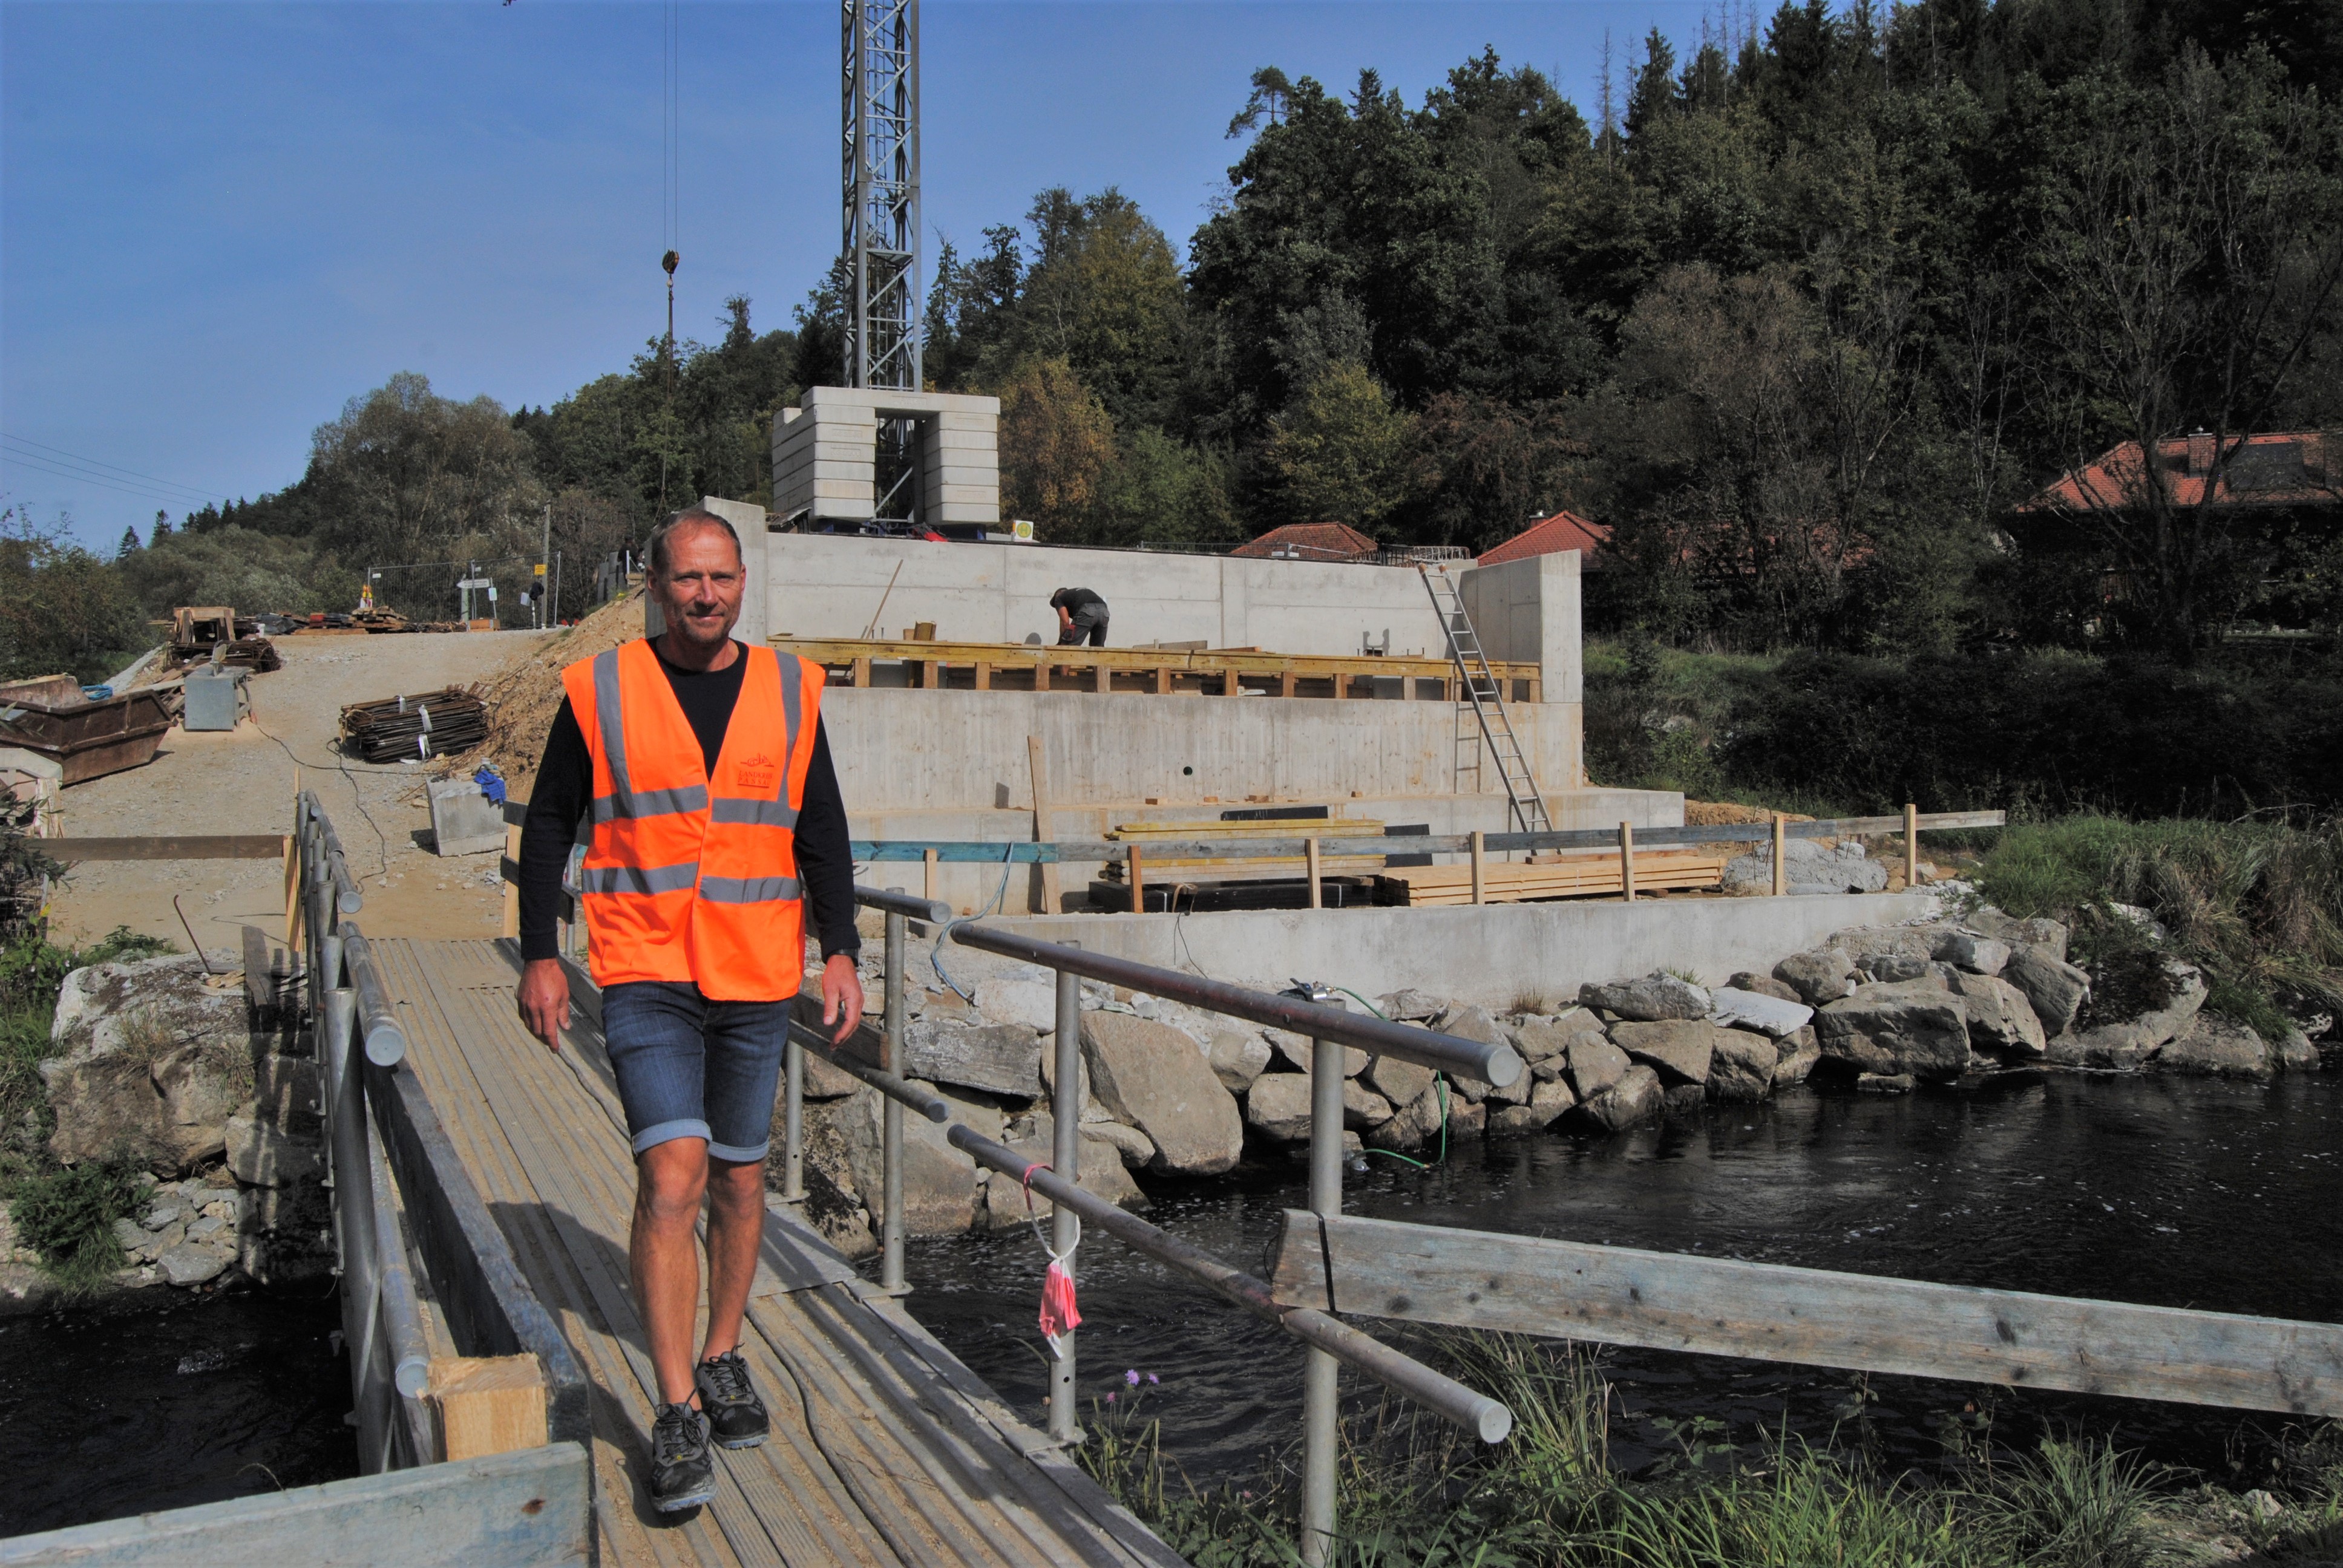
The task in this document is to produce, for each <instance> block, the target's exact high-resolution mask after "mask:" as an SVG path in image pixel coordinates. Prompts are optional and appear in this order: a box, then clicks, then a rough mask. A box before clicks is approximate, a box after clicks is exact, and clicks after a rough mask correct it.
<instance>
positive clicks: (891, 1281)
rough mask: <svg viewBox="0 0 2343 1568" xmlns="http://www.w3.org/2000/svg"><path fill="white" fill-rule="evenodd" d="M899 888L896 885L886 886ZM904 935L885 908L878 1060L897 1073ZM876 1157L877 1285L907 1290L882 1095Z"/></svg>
mask: <svg viewBox="0 0 2343 1568" xmlns="http://www.w3.org/2000/svg"><path fill="white" fill-rule="evenodd" d="M888 891H889V892H890V893H900V892H901V891H902V889H900V888H890V889H888ZM903 936H904V920H903V917H902V915H901V914H900V912H899V911H897V910H888V911H887V980H886V985H887V990H886V1000H887V1030H886V1037H885V1038H886V1042H887V1045H886V1060H884V1061H882V1062H881V1063H880V1066H881V1067H882V1068H884V1069H885V1070H887V1071H889V1072H900V1071H901V1070H902V1065H901V1064H902V1060H903V1009H904V1005H905V1004H904V1001H903ZM879 1159H880V1171H881V1176H880V1188H881V1190H882V1191H883V1194H884V1195H883V1196H882V1198H881V1199H880V1201H881V1202H882V1203H884V1204H885V1205H886V1213H885V1216H884V1218H882V1219H881V1220H880V1227H879V1228H880V1242H879V1247H880V1261H879V1288H880V1290H882V1291H884V1292H887V1293H888V1294H889V1295H890V1296H905V1295H909V1294H910V1291H911V1288H910V1286H909V1285H907V1284H905V1283H904V1282H903V1108H902V1107H901V1106H900V1105H899V1104H897V1103H896V1102H895V1101H892V1100H882V1101H880V1111H879Z"/></svg>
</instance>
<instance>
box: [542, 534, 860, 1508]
mask: <svg viewBox="0 0 2343 1568" xmlns="http://www.w3.org/2000/svg"><path fill="white" fill-rule="evenodd" d="M649 564H650V576H649V593H650V596H651V599H652V602H654V603H655V604H657V605H658V606H659V610H660V612H661V614H662V615H663V617H664V618H665V619H666V623H667V624H666V629H665V630H664V631H662V632H661V633H660V634H659V636H657V637H655V638H646V639H643V640H640V641H637V642H629V643H626V644H624V645H622V646H620V647H618V648H612V649H609V650H608V651H606V652H603V653H598V654H597V655H595V656H594V657H593V658H588V659H581V660H580V661H578V663H576V664H573V665H571V666H569V667H568V668H567V669H565V670H563V671H562V674H561V683H562V689H563V692H564V697H563V701H562V705H561V709H560V711H559V713H558V714H557V715H556V716H555V718H554V721H553V732H552V734H551V736H550V737H548V739H547V741H546V747H545V760H544V762H543V763H542V764H541V765H540V766H539V768H538V775H537V786H536V789H535V792H534V793H533V794H532V795H531V797H530V799H529V807H528V818H527V819H526V821H525V822H524V824H523V826H522V829H521V844H520V871H519V877H518V881H519V889H520V942H521V956H522V958H523V960H525V968H524V970H523V972H522V975H521V981H520V988H519V997H518V1000H519V1005H520V1013H521V1018H522V1020H523V1021H524V1022H526V1023H527V1024H528V1028H529V1030H530V1032H532V1033H534V1034H535V1035H536V1036H537V1037H538V1039H540V1040H544V1041H545V1043H546V1044H547V1045H548V1046H550V1047H552V1048H553V1049H555V1050H559V1049H560V1040H561V1030H563V1029H564V1028H566V1027H567V1026H568V1022H569V986H568V979H567V977H566V976H565V974H564V973H563V970H562V966H561V962H560V960H559V959H558V956H557V950H556V944H555V935H556V923H557V919H558V915H557V911H558V905H559V900H560V895H561V875H562V869H563V867H564V865H565V864H566V862H567V861H568V855H569V847H570V845H571V843H572V842H573V841H574V840H575V839H576V838H577V837H578V824H579V823H580V822H581V821H583V820H586V819H588V818H590V820H591V826H592V837H591V839H590V842H589V843H588V848H587V851H586V859H585V862H584V865H583V866H582V868H581V869H580V870H579V873H578V880H579V883H580V885H581V888H582V899H581V902H582V903H583V905H584V908H585V920H586V931H587V937H588V959H589V960H590V964H591V968H592V970H593V974H594V980H595V983H596V984H597V985H598V986H600V987H601V990H602V1032H603V1037H604V1039H605V1040H606V1041H607V1042H608V1050H609V1056H610V1068H611V1071H612V1073H613V1074H614V1075H615V1076H616V1077H617V1079H618V1099H619V1101H620V1103H621V1104H623V1105H624V1106H625V1108H626V1113H627V1131H628V1133H629V1135H630V1136H631V1137H632V1139H633V1142H634V1153H635V1170H636V1178H637V1180H636V1193H635V1212H634V1225H633V1231H632V1234H631V1236H630V1238H629V1241H628V1264H629V1271H630V1273H631V1276H632V1280H633V1285H634V1296H635V1305H636V1310H637V1311H638V1312H640V1313H641V1314H642V1321H643V1329H644V1332H645V1334H646V1336H647V1337H648V1339H649V1350H650V1357H651V1363H652V1366H653V1368H654V1370H655V1371H656V1372H657V1375H658V1379H659V1412H658V1416H657V1419H656V1420H655V1421H654V1422H653V1425H652V1431H651V1455H650V1464H651V1469H650V1495H651V1501H652V1503H654V1504H655V1505H656V1506H657V1507H658V1508H659V1510H661V1511H662V1512H667V1513H673V1512H676V1511H678V1510H681V1509H686V1508H691V1507H696V1506H698V1505H699V1504H700V1503H706V1502H708V1501H709V1499H710V1498H712V1497H713V1496H714V1495H715V1469H714V1465H713V1463H712V1462H711V1459H710V1456H709V1443H710V1442H715V1443H718V1444H720V1445H721V1446H723V1447H726V1448H751V1447H754V1446H756V1445H757V1444H758V1443H760V1442H764V1441H765V1434H766V1432H767V1430H768V1425H769V1423H768V1420H767V1417H766V1412H765V1406H764V1403H763V1402H762V1401H761V1400H760V1399H759V1397H758V1395H757V1391H756V1389H755V1388H754V1387H753V1386H752V1385H751V1383H750V1382H749V1369H748V1366H747V1364H746V1363H745V1362H743V1361H742V1360H741V1357H740V1354H739V1342H740V1324H741V1318H742V1316H743V1314H744V1313H745V1312H746V1311H747V1308H748V1302H749V1284H750V1282H752V1280H753V1279H754V1277H755V1274H756V1269H757V1251H758V1246H759V1241H761V1239H762V1237H763V1235H764V1222H765V1172H764V1161H765V1152H766V1145H767V1141H768V1129H769V1126H770V1124H771V1121H772V1115H773V1098H774V1090H775V1087H776V1085H777V1082H778V1081H779V1074H780V1069H781V1053H782V1048H783V1046H784V1044H785V1043H786V1041H787V1039H788V1031H789V1016H790V1012H791V1010H792V1006H793V1004H794V1002H795V1000H796V998H797V994H798V990H799V983H800V981H801V980H802V979H803V973H804V967H805V966H804V958H805V937H804V928H803V920H804V913H803V911H804V910H805V907H806V905H807V904H810V906H811V910H812V916H813V922H814V927H815V930H816V932H817V934H818V935H819V937H820V942H821V954H822V970H821V1001H822V1014H821V1017H822V1024H823V1027H824V1028H825V1029H830V1028H831V1027H832V1026H835V1033H834V1034H832V1036H831V1038H832V1039H833V1040H840V1041H842V1040H845V1039H846V1037H847V1036H848V1035H849V1034H850V1033H852V1032H853V1030H854V1028H855V1026H856V1025H857V1024H858V1023H860V1021H861V1018H862V986H861V982H860V979H859V978H858V976H857V975H856V972H855V957H856V954H857V953H858V952H859V951H860V946H861V944H860V940H859V939H858V937H857V936H856V934H855V927H854V913H855V910H854V866H853V859H852V850H851V847H850V844H849V842H848V839H847V829H846V809H845V806H844V804H843V803H842V802H841V801H840V799H839V793H838V780H837V778H836V776H835V775H834V773H833V772H832V770H831V768H830V745H829V740H828V739H827V737H826V736H825V735H824V734H823V732H822V727H821V690H822V671H821V669H820V667H819V666H817V665H812V664H808V663H806V662H804V661H803V660H800V659H799V658H795V657H793V656H791V655H789V654H776V653H775V652H774V651H773V650H772V649H771V648H751V647H749V646H748V645H747V644H745V643H741V642H737V641H735V640H733V638H732V627H733V623H734V622H735V621H737V620H738V619H739V615H740V595H741V591H742V588H743V587H744V585H745V583H746V581H747V575H746V573H745V571H744V570H743V568H742V562H741V557H740V541H739V536H738V535H736V534H735V533H734V532H733V531H732V526H731V525H730V524H729V523H728V522H726V521H725V520H724V519H723V518H719V517H718V516H717V515H716V514H714V513H713V512H709V511H703V510H701V509H699V508H692V509H691V510H689V511H685V512H681V513H679V514H677V515H676V516H675V517H674V518H670V519H669V521H668V523H667V524H666V525H665V526H664V527H662V528H659V530H658V532H656V533H654V534H653V535H652V536H651V539H650V545H649ZM703 1199H704V1200H705V1201H706V1202H707V1206H708V1332H707V1337H706V1339H705V1340H704V1341H702V1342H701V1344H700V1347H699V1357H698V1359H697V1360H694V1358H693V1356H692V1353H691V1336H692V1325H693V1322H694V1320H695V1318H696V1316H697V1313H698V1309H699V1247H698V1245H697V1240H696V1238H695V1236H694V1234H693V1231H694V1229H695V1227H696V1224H697V1222H698V1220H699V1211H700V1205H701V1202H702V1201H703Z"/></svg>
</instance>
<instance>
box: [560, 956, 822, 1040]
mask: <svg viewBox="0 0 2343 1568" xmlns="http://www.w3.org/2000/svg"><path fill="white" fill-rule="evenodd" d="M563 1007H564V1009H565V1010H567V1007H568V1000H567V998H566V997H565V999H564V1001H563ZM861 1021H862V976H861V975H860V973H858V972H857V971H856V970H855V968H854V955H853V954H852V953H840V954H838V955H837V956H836V957H834V958H832V959H830V961H829V962H827V963H825V964H823V965H822V966H821V1025H822V1027H823V1028H824V1029H828V1028H829V1027H830V1025H831V1024H833V1023H835V1024H836V1025H838V1032H837V1033H836V1034H833V1035H831V1036H830V1044H832V1045H844V1044H845V1043H846V1037H847V1036H848V1035H850V1034H852V1033H853V1032H854V1026H855V1025H856V1024H859V1023H860V1022H861Z"/></svg>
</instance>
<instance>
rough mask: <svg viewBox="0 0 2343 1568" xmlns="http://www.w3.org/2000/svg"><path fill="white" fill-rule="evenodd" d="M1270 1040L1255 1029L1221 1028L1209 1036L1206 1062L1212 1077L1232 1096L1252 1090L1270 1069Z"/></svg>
mask: <svg viewBox="0 0 2343 1568" xmlns="http://www.w3.org/2000/svg"><path fill="white" fill-rule="evenodd" d="M1273 1054H1274V1053H1273V1052H1272V1050H1270V1049H1269V1041H1267V1040H1263V1039H1262V1037H1261V1030H1257V1029H1224V1030H1220V1031H1219V1032H1218V1033H1216V1034H1214V1035H1213V1036H1212V1044H1211V1045H1210V1046H1209V1047H1208V1048H1207V1049H1206V1051H1205V1059H1206V1060H1209V1061H1210V1062H1211V1063H1212V1076H1213V1077H1215V1078H1217V1079H1219V1080H1220V1081H1221V1087H1222V1089H1225V1090H1227V1091H1229V1092H1230V1093H1231V1094H1242V1093H1243V1092H1244V1091H1246V1090H1248V1089H1250V1088H1252V1081H1253V1080H1254V1079H1256V1078H1259V1077H1260V1076H1261V1075H1262V1072H1263V1071H1265V1070H1267V1069H1268V1067H1269V1061H1270V1058H1271V1056H1272V1055H1273Z"/></svg>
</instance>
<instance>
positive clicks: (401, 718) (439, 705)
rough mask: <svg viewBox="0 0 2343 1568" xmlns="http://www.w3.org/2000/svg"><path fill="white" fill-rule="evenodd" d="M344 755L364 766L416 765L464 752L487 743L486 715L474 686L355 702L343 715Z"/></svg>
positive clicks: (486, 707) (486, 711)
mask: <svg viewBox="0 0 2343 1568" xmlns="http://www.w3.org/2000/svg"><path fill="white" fill-rule="evenodd" d="M342 734H343V736H344V737H345V739H344V740H343V749H345V750H347V749H350V748H352V747H353V746H355V747H356V748H357V751H358V752H359V754H360V755H362V756H363V757H365V759H367V761H369V762H420V761H422V760H424V759H426V758H431V757H442V756H448V755H452V754H454V753H456V752H459V751H468V750H470V749H472V748H473V747H475V746H478V744H479V743H480V742H481V741H483V740H485V739H488V706H487V704H485V703H483V702H482V701H481V700H480V689H479V688H478V687H477V686H450V687H447V688H445V689H441V690H438V691H427V692H424V693H422V694H421V695H420V696H399V697H387V698H383V699H380V700H378V701H374V702H354V703H352V704H350V705H349V706H348V707H347V708H345V709H342Z"/></svg>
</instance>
